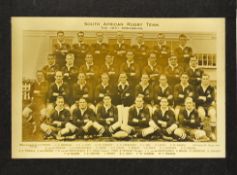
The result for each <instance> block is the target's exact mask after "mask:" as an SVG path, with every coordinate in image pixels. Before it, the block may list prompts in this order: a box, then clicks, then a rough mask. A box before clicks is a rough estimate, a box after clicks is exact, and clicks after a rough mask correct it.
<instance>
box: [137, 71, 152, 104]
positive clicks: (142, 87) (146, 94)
mask: <svg viewBox="0 0 237 175" xmlns="http://www.w3.org/2000/svg"><path fill="white" fill-rule="evenodd" d="M149 80H150V77H149V75H147V74H142V77H141V81H140V83H139V84H138V85H136V87H135V97H137V96H140V97H142V98H143V100H144V102H145V104H151V101H152V100H153V92H152V91H153V89H152V86H151V85H150V84H149Z"/></svg>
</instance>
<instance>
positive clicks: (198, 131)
mask: <svg viewBox="0 0 237 175" xmlns="http://www.w3.org/2000/svg"><path fill="white" fill-rule="evenodd" d="M168 104H169V103H168V99H167V98H165V97H162V98H161V100H160V107H159V108H156V109H155V110H154V112H152V113H151V112H150V110H149V108H148V107H147V106H146V105H145V104H144V101H143V98H142V97H139V96H138V97H136V99H135V103H134V105H133V106H131V107H128V108H126V107H125V108H124V107H122V110H121V106H118V107H116V106H114V105H112V103H111V97H110V96H104V98H103V103H101V104H100V105H99V106H98V108H97V110H96V112H95V111H94V110H93V109H91V108H89V106H88V103H87V101H86V99H84V98H80V99H79V100H78V103H77V106H76V107H75V108H74V109H73V110H72V111H70V110H68V109H66V108H65V105H64V98H63V97H62V96H58V97H57V99H56V106H55V108H54V110H53V111H52V112H51V113H50V114H49V115H48V116H47V115H46V116H45V118H44V120H43V122H42V123H41V125H40V128H41V130H42V131H43V133H44V135H45V138H56V139H58V140H66V139H68V140H70V139H76V138H83V139H87V138H93V137H101V136H107V137H114V138H117V139H124V138H147V139H153V138H160V137H162V138H163V139H166V140H172V141H174V140H177V141H208V140H209V138H211V139H213V138H214V137H213V134H212V136H211V135H210V137H207V135H206V132H205V130H203V129H202V121H203V119H202V118H201V117H200V116H199V114H198V111H197V110H196V109H195V104H194V102H193V99H192V98H191V97H187V98H186V99H185V103H184V107H183V108H182V109H181V110H180V111H179V114H178V118H177V119H176V118H175V113H174V110H173V109H172V108H171V107H170V106H169V105H168ZM119 108H120V109H119Z"/></svg>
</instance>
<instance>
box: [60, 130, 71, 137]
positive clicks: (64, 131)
mask: <svg viewBox="0 0 237 175" xmlns="http://www.w3.org/2000/svg"><path fill="white" fill-rule="evenodd" d="M68 133H70V130H69V128H63V129H61V130H60V131H59V134H61V135H62V136H65V135H66V134H68Z"/></svg>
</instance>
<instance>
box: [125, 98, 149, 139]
mask: <svg viewBox="0 0 237 175" xmlns="http://www.w3.org/2000/svg"><path fill="white" fill-rule="evenodd" d="M149 120H150V111H149V108H147V107H146V106H145V105H144V100H143V98H142V97H140V96H138V97H136V99H135V104H134V106H132V107H130V109H129V110H128V122H127V124H123V125H122V126H121V130H122V131H125V132H126V133H127V135H132V136H133V137H135V138H136V137H146V135H143V134H142V133H143V132H142V131H143V129H145V128H147V127H149ZM124 137H125V135H124Z"/></svg>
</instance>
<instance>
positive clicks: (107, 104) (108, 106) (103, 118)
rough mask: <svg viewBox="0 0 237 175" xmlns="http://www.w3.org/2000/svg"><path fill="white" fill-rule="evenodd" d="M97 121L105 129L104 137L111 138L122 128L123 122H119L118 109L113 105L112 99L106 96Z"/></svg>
mask: <svg viewBox="0 0 237 175" xmlns="http://www.w3.org/2000/svg"><path fill="white" fill-rule="evenodd" d="M97 121H98V122H99V124H101V125H103V126H104V127H105V132H104V133H103V136H111V135H112V134H113V133H115V132H116V131H118V129H120V127H121V122H119V121H118V109H117V107H116V106H114V105H112V103H111V97H110V96H108V95H106V96H104V98H103V104H100V105H99V106H98V109H97Z"/></svg>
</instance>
